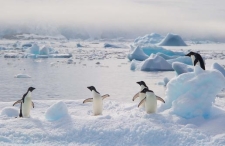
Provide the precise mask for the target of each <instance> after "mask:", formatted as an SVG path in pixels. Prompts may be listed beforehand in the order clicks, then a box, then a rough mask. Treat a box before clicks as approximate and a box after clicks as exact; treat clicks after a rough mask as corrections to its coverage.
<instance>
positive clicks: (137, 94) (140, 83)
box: [132, 81, 148, 107]
mask: <svg viewBox="0 0 225 146" xmlns="http://www.w3.org/2000/svg"><path fill="white" fill-rule="evenodd" d="M137 84H139V85H140V86H141V89H140V91H139V92H138V93H136V94H135V95H134V97H133V99H132V100H133V101H134V100H135V99H136V98H138V97H139V100H140V101H142V100H143V99H144V98H145V93H141V91H142V90H143V89H144V88H148V86H147V85H146V84H145V82H144V81H139V82H137ZM142 106H143V107H144V104H143V105H142Z"/></svg>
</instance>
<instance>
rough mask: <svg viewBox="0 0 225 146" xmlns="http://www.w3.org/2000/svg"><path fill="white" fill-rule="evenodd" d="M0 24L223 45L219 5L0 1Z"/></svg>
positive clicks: (191, 0) (222, 5) (182, 0)
mask: <svg viewBox="0 0 225 146" xmlns="http://www.w3.org/2000/svg"><path fill="white" fill-rule="evenodd" d="M0 22H1V24H0V25H8V26H10V25H14V26H15V25H28V26H29V27H32V26H35V25H37V24H38V25H39V26H40V27H44V26H46V25H47V26H52V27H57V26H62V25H66V26H76V27H80V28H83V29H85V30H87V31H88V32H89V33H90V34H93V35H95V34H99V33H101V32H102V31H103V30H107V31H113V30H121V31H124V32H129V34H131V35H142V34H147V33H151V32H156V33H161V34H166V33H168V32H173V33H177V34H180V35H181V36H184V37H188V38H190V37H191V38H198V37H200V38H207V37H213V38H218V39H224V38H225V0H32V1H31V0H0ZM224 40H225V39H224Z"/></svg>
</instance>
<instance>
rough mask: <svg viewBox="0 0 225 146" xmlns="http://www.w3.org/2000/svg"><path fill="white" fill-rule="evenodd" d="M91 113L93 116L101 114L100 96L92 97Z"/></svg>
mask: <svg viewBox="0 0 225 146" xmlns="http://www.w3.org/2000/svg"><path fill="white" fill-rule="evenodd" d="M93 113H94V115H95V116H96V115H101V114H102V98H101V97H100V96H99V97H94V98H93Z"/></svg>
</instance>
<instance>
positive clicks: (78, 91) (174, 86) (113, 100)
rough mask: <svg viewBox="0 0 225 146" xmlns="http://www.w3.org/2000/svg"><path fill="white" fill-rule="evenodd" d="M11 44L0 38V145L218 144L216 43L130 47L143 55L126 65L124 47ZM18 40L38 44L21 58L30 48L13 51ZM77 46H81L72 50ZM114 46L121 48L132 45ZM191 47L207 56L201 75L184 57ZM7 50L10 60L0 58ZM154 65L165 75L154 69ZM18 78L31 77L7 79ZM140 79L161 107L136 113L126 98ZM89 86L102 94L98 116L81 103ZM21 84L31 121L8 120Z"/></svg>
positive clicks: (222, 111) (222, 82) (219, 53)
mask: <svg viewBox="0 0 225 146" xmlns="http://www.w3.org/2000/svg"><path fill="white" fill-rule="evenodd" d="M17 41H18V40H16V41H12V40H11V41H6V40H0V46H1V47H4V48H5V49H6V50H1V51H0V64H1V75H0V77H1V82H0V89H1V92H0V97H1V102H0V113H1V114H0V145H224V144H225V134H224V131H225V127H224V126H223V125H224V121H225V106H224V105H225V101H224V98H225V94H224V93H225V91H224V87H225V79H224V75H223V74H222V73H223V71H224V65H225V64H224V60H223V59H222V58H223V57H224V56H225V55H224V52H223V48H224V44H213V45H209V44H207V45H206V44H199V45H190V46H189V45H188V46H187V47H184V48H183V47H176V48H173V47H165V48H164V47H163V48H164V49H165V50H164V51H162V52H160V51H159V52H158V51H156V52H154V53H150V54H148V53H147V54H146V52H145V51H144V50H143V47H141V46H136V47H135V48H133V49H132V51H134V50H135V49H136V48H139V51H140V52H141V51H143V52H144V54H146V55H147V58H145V59H144V60H143V61H137V60H135V59H132V61H129V60H128V59H127V58H126V55H128V56H129V54H130V53H131V50H128V49H125V48H117V49H105V48H103V46H104V43H105V42H101V41H98V43H95V42H94V43H93V42H89V41H83V42H81V41H80V40H79V41H75V40H70V41H61V40H54V41H52V40H51V41H49V42H48V41H43V40H42V41H40V40H36V41H35V43H31V42H29V41H27V40H26V41H23V40H21V41H19V42H17ZM15 43H16V44H18V45H17V47H16V48H14V49H12V48H11V46H13V44H15ZM26 43H28V44H29V43H30V44H37V45H38V46H40V47H39V54H28V52H26V50H29V48H30V47H31V46H28V47H27V48H23V47H22V46H21V44H26ZM77 43H81V44H82V45H83V46H88V47H82V48H79V49H77V46H76V45H77ZM119 43H124V44H125V45H126V46H129V45H130V44H131V43H133V42H132V41H130V42H119ZM113 44H114V42H113ZM115 44H118V42H116V43H115ZM43 46H46V47H48V48H53V49H54V51H50V49H49V52H48V50H47V49H44V50H43V53H41V54H42V55H40V52H41V51H40V50H41V48H44V47H43ZM212 48H213V50H214V52H213V53H212ZM220 48H221V49H220ZM198 49H199V50H200V51H201V53H200V54H201V55H202V56H207V59H206V60H205V62H206V70H205V71H203V70H202V69H201V68H199V67H198V66H195V67H194V66H193V65H192V63H190V58H186V57H184V54H186V52H188V51H190V50H198ZM159 50H160V48H159ZM129 51H130V52H129ZM167 51H168V52H169V53H167ZM170 51H171V52H170ZM51 52H53V53H51ZM140 52H139V53H140ZM174 52H179V53H178V54H176V53H174ZM8 53H15V54H17V55H18V57H16V58H4V55H5V54H8ZM44 54H48V55H44ZM137 54H138V53H137ZM28 55H30V56H34V58H29V57H25V56H28ZM51 55H55V56H56V57H57V55H58V56H60V58H54V57H53V58H50V57H49V56H51ZM134 55H135V53H134ZM142 55H143V54H142ZM23 56H24V57H23ZM45 56H47V58H45ZM62 57H66V58H62ZM137 57H138V56H137ZM134 58H135V57H134ZM141 58H142V57H141ZM136 59H137V58H136ZM169 62H170V63H169ZM152 67H154V68H153V70H152ZM156 67H157V68H160V67H163V68H164V69H165V68H166V67H168V68H169V69H171V71H167V72H165V71H156V70H155V68H156ZM129 68H133V69H132V71H131V70H130V69H129ZM142 69H143V70H145V71H144V72H141V71H136V70H142ZM160 69H162V68H160ZM174 70H175V71H174ZM18 73H21V75H24V74H27V75H29V76H31V77H32V78H28V79H23V78H21V79H16V78H13V76H15V75H16V74H18ZM141 80H143V81H145V82H146V84H147V85H148V87H149V89H150V90H153V91H154V93H155V94H156V95H158V96H160V97H162V98H163V99H164V100H165V102H166V103H165V104H163V103H161V102H158V108H157V112H156V113H155V114H146V112H145V110H144V109H143V108H138V104H139V101H138V100H136V101H132V97H133V95H135V94H136V93H137V92H138V91H140V87H139V85H137V84H136V82H137V81H141ZM159 82H162V84H159ZM90 85H94V86H96V88H97V89H98V91H99V92H100V93H101V94H106V93H108V94H110V98H108V99H107V100H104V101H103V113H102V115H99V116H93V113H92V106H90V104H83V103H82V101H83V100H84V99H86V98H91V96H92V93H91V92H90V91H89V90H88V89H87V88H86V87H87V86H90ZM160 85H163V86H160ZM29 86H33V87H35V88H36V90H35V91H33V92H32V101H33V102H34V104H35V107H34V108H32V109H31V114H30V115H31V117H29V118H15V117H17V116H18V114H19V108H20V106H19V104H18V105H17V106H16V107H13V106H12V104H13V103H14V102H15V101H16V100H18V99H19V98H21V97H22V96H23V94H24V93H25V92H26V90H27V88H28V87H29Z"/></svg>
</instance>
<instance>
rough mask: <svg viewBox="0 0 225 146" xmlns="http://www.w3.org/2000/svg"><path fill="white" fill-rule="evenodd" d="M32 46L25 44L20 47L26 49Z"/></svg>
mask: <svg viewBox="0 0 225 146" xmlns="http://www.w3.org/2000/svg"><path fill="white" fill-rule="evenodd" d="M32 44H33V43H25V44H23V45H22V47H23V48H25V49H26V48H29V47H32Z"/></svg>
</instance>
